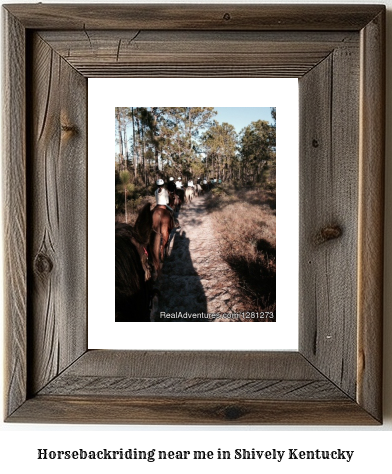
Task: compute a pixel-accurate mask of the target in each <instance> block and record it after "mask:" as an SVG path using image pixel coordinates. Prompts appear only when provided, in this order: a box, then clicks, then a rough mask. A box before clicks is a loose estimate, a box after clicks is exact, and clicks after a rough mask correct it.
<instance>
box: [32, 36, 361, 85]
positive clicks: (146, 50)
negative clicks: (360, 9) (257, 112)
mask: <svg viewBox="0 0 392 474" xmlns="http://www.w3.org/2000/svg"><path fill="white" fill-rule="evenodd" d="M40 36H41V37H42V39H43V40H44V41H45V42H47V43H48V44H49V45H50V46H51V47H52V48H53V49H54V50H55V51H57V52H58V53H59V54H60V55H61V56H62V57H63V58H64V59H65V60H66V61H68V62H69V63H70V64H71V65H72V66H73V67H74V68H75V69H77V70H78V71H79V72H80V73H81V74H83V75H84V76H85V77H102V76H104V77H108V76H110V77H135V76H146V75H147V76H154V75H156V76H159V77H164V76H166V77H170V76H180V77H187V76H193V77H195V76H203V75H209V76H219V75H221V76H223V77H227V76H237V77H238V76H240V77H241V76H242V77H244V76H249V75H253V76H257V77H300V76H302V75H304V74H306V72H308V71H309V70H310V69H312V68H313V67H314V65H315V64H317V63H318V62H320V61H321V60H322V59H324V58H325V56H327V55H328V54H329V53H331V52H332V51H333V50H334V48H336V47H338V46H340V45H341V44H342V43H345V44H346V45H347V47H349V45H350V44H351V43H355V40H356V38H357V34H356V33H350V32H331V33H329V34H325V33H324V34H322V35H321V37H320V36H319V35H317V34H316V33H313V32H291V33H289V34H286V35H282V33H281V32H233V31H230V32H219V31H214V32H211V31H206V32H203V31H190V32H189V31H187V32H183V31H137V30H131V31H122V30H120V31H96V30H91V31H87V30H84V31H80V32H71V31H41V32H40Z"/></svg>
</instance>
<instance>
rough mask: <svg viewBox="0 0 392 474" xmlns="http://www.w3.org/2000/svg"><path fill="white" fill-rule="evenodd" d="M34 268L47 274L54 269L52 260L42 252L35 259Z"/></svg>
mask: <svg viewBox="0 0 392 474" xmlns="http://www.w3.org/2000/svg"><path fill="white" fill-rule="evenodd" d="M34 268H35V270H36V272H37V273H41V274H43V275H44V274H47V273H50V272H51V271H52V269H53V262H52V260H51V259H50V258H49V257H48V256H47V255H46V254H44V253H42V252H40V253H39V254H38V255H37V256H36V257H35V260H34Z"/></svg>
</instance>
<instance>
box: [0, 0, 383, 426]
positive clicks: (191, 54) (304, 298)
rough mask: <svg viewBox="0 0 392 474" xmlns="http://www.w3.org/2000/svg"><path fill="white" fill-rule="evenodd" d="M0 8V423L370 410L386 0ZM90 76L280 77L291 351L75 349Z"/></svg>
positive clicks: (263, 417) (360, 420)
mask: <svg viewBox="0 0 392 474" xmlns="http://www.w3.org/2000/svg"><path fill="white" fill-rule="evenodd" d="M3 16H4V42H3V43H4V48H5V51H4V54H3V58H4V63H3V83H4V106H3V116H4V144H3V156H4V160H3V170H4V171H3V183H4V186H3V188H4V204H5V206H4V229H5V249H4V255H5V272H6V274H5V281H6V288H5V317H6V321H5V325H6V354H7V357H6V367H5V394H6V395H5V396H6V403H5V410H6V412H5V415H4V417H5V419H6V421H9V422H24V423H43V422H44V423H111V424H112V423H122V424H140V423H145V424H240V425H241V424H242V425H246V424H281V425H282V424H296V425H322V424H323V425H327V424H329V425H371V424H373V425H374V424H380V423H382V310H383V308H382V299H383V298H382V296H383V295H382V286H383V285H382V283H383V200H384V192H383V183H384V136H385V118H384V115H385V6H382V5H103V4H102V5H66V4H63V5H55V4H53V5H44V4H37V5H5V6H3ZM94 78H113V79H116V80H120V79H121V78H134V79H137V78H142V79H146V80H147V79H150V78H151V79H162V80H173V81H174V80H175V79H178V78H199V79H200V80H202V79H203V78H216V79H220V80H226V79H228V78H233V79H235V78H242V79H244V80H245V79H248V80H249V81H256V82H257V80H258V79H260V80H261V79H263V78H278V79H279V78H296V79H297V80H298V91H299V95H298V104H299V138H298V141H299V147H298V150H299V151H298V156H299V180H298V181H299V183H298V187H299V193H298V194H299V206H298V207H299V230H298V229H292V232H293V234H294V233H298V235H299V249H298V246H297V245H294V246H293V249H292V252H294V253H297V254H298V256H299V257H298V262H299V272H298V273H299V275H298V282H299V283H298V287H299V289H298V298H294V299H293V300H294V301H296V300H298V305H297V304H296V303H295V304H293V308H292V315H291V316H292V318H296V319H298V328H299V329H298V333H299V336H298V349H297V350H276V351H273V350H264V349H263V348H262V347H255V346H254V344H252V347H251V348H249V350H247V349H246V347H245V348H242V349H241V350H230V349H228V350H188V348H187V347H184V349H182V350H161V349H154V348H152V349H151V348H148V349H145V350H143V348H138V349H126V350H118V349H101V348H96V347H94V348H92V347H91V346H89V344H88V332H89V331H88V329H89V325H88V322H87V321H88V320H87V316H88V318H89V320H90V318H91V317H92V316H93V315H92V314H90V304H88V301H89V300H90V298H91V294H92V293H93V292H94V289H91V286H90V285H89V287H88V283H87V282H88V273H90V272H88V271H87V269H88V258H87V255H88V248H87V247H88V245H87V243H88V242H89V246H90V243H91V239H94V237H95V235H94V234H91V233H90V231H89V230H88V229H89V223H90V219H91V215H90V213H89V212H88V200H90V201H91V196H89V193H88V191H89V186H90V184H89V183H88V179H87V176H88V174H87V173H88V168H90V167H91V162H89V166H87V150H88V148H90V145H89V147H88V146H87V138H89V139H90V138H91V137H88V133H87V131H88V125H89V118H88V113H87V112H88V110H87V102H88V101H87V98H88V85H89V79H94ZM104 94H105V91H104V90H102V95H104ZM162 94H164V91H162ZM232 94H233V95H238V94H240V91H239V90H238V88H237V89H236V88H233V90H232ZM155 104H157V102H156V103H155ZM155 104H154V103H150V104H147V103H146V104H145V105H155ZM188 104H189V103H188ZM119 105H121V104H119ZM130 105H132V104H130ZM162 105H170V99H168V100H166V101H165V103H164V104H162ZM180 105H186V104H185V103H184V104H180ZM195 105H198V104H195ZM201 105H203V104H201ZM206 105H214V104H206ZM215 105H218V104H215ZM270 105H271V106H274V104H270ZM278 117H279V115H278ZM112 123H113V126H112V127H113V128H112V129H111V130H112V132H111V133H113V131H114V120H113V122H112ZM97 133H98V137H99V130H97ZM112 137H113V135H112ZM97 140H99V138H97ZM112 143H113V142H112ZM112 156H113V154H111V157H109V159H112ZM112 163H113V161H112ZM112 173H113V167H112ZM112 189H113V188H112ZM88 196H89V198H88ZM96 199H97V200H99V196H97V197H96ZM102 253H103V254H104V253H105V248H103V249H102ZM94 258H95V257H94ZM96 258H97V259H99V258H100V256H99V255H97V256H96ZM89 259H91V257H90V256H89ZM113 265H114V262H113ZM279 265H280V263H279ZM98 268H99V266H98ZM282 268H284V262H282ZM278 272H279V266H278ZM89 278H90V275H89ZM113 285H114V282H113ZM93 297H94V295H93ZM100 297H102V295H100V294H99V292H97V294H96V298H100ZM113 310H114V309H113ZM279 317H280V316H279ZM279 317H278V320H279ZM107 318H108V319H109V318H110V319H113V314H108V315H107ZM274 324H277V323H274ZM151 326H157V327H159V328H161V327H162V326H158V325H148V327H151ZM197 326H202V325H197ZM228 326H230V327H232V326H233V325H226V327H228ZM239 326H240V327H244V326H246V325H239ZM267 326H271V325H261V327H262V328H263V327H267ZM130 327H132V331H137V330H138V328H137V326H136V323H135V329H133V327H134V326H133V324H131V325H130ZM169 327H172V326H169ZM212 327H216V328H218V327H220V326H217V325H213V326H212ZM234 327H238V325H237V326H234ZM246 327H247V326H246ZM192 328H193V326H192Z"/></svg>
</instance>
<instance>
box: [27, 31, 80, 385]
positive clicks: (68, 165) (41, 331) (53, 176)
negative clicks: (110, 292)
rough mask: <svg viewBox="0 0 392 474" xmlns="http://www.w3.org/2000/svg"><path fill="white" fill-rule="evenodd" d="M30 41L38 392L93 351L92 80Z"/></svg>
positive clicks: (33, 373) (33, 371) (32, 381)
mask: <svg viewBox="0 0 392 474" xmlns="http://www.w3.org/2000/svg"><path fill="white" fill-rule="evenodd" d="M30 44H32V58H33V60H32V70H31V71H30V72H31V85H30V93H31V98H32V99H31V107H32V113H31V116H30V121H31V134H30V136H31V141H30V148H31V149H30V156H29V158H30V159H29V165H28V170H29V176H30V177H31V183H30V186H29V199H28V202H29V216H30V220H29V232H30V242H29V257H30V258H29V282H30V292H31V293H30V296H29V303H30V314H31V316H30V321H31V327H30V334H29V336H30V338H29V347H30V353H31V356H32V360H33V363H32V364H31V365H30V374H29V376H30V377H29V388H30V391H31V393H32V394H34V393H36V392H37V391H38V390H39V389H40V388H42V387H43V386H44V385H46V384H47V383H48V382H49V381H50V380H51V379H52V378H53V377H55V376H56V375H58V374H59V372H61V371H62V370H64V369H65V368H66V367H68V365H69V364H71V363H72V362H73V361H74V360H75V359H76V358H77V357H79V356H80V355H81V354H82V353H84V352H85V351H86V348H87V346H86V339H87V334H86V320H87V266H86V260H87V227H86V223H87V160H86V140H87V136H86V133H87V132H86V130H87V129H86V114H87V110H86V105H87V104H86V79H85V78H84V77H83V76H81V75H80V74H78V73H77V72H76V71H75V70H74V69H73V68H72V67H70V66H69V65H68V64H67V63H66V62H65V61H64V60H63V59H62V58H61V57H60V56H59V55H57V53H55V52H54V51H53V50H52V49H51V48H50V47H49V46H48V45H47V44H45V43H44V42H43V41H42V40H41V39H40V38H39V37H38V36H37V35H35V34H33V35H32V37H31V38H30ZM75 315H77V317H75Z"/></svg>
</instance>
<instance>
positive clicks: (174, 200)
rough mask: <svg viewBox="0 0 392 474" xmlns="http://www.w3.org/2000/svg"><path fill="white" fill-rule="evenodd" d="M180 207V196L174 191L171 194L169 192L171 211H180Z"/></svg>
mask: <svg viewBox="0 0 392 474" xmlns="http://www.w3.org/2000/svg"><path fill="white" fill-rule="evenodd" d="M180 205H181V201H180V196H179V195H178V194H176V193H175V192H174V191H173V192H171V193H170V192H169V206H170V207H171V208H172V209H174V210H175V211H176V212H178V211H179V210H180Z"/></svg>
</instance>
